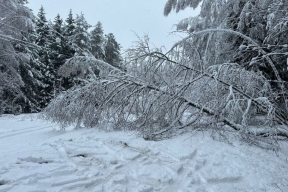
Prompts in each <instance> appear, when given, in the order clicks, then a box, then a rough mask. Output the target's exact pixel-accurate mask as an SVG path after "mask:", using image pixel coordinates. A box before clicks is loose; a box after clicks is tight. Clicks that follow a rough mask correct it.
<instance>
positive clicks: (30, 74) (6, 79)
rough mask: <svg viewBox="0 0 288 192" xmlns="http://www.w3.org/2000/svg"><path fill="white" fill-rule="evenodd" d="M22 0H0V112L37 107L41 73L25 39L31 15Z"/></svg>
mask: <svg viewBox="0 0 288 192" xmlns="http://www.w3.org/2000/svg"><path fill="white" fill-rule="evenodd" d="M25 3H27V2H26V1H18V0H0V4H1V5H3V6H0V18H1V21H0V26H1V30H0V36H1V39H0V114H1V113H21V112H36V111H38V110H39V107H38V102H37V99H38V98H37V94H38V92H37V89H38V87H39V86H40V84H41V81H39V77H41V73H40V74H39V71H38V69H37V67H36V66H37V65H38V64H37V60H36V59H35V57H33V55H32V53H31V50H32V48H33V49H34V48H35V45H34V44H32V43H31V42H30V40H29V34H31V31H32V30H33V17H34V16H33V14H32V12H31V11H30V10H29V9H28V8H27V7H26V6H25ZM38 75H39V76H38ZM37 78H38V79H37Z"/></svg>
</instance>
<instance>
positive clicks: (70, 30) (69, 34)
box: [63, 9, 75, 59]
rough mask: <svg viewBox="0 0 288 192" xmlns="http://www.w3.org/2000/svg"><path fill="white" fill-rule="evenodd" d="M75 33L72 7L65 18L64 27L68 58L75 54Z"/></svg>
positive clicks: (65, 52)
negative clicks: (73, 41)
mask: <svg viewBox="0 0 288 192" xmlns="http://www.w3.org/2000/svg"><path fill="white" fill-rule="evenodd" d="M74 33H75V20H74V18H73V13H72V10H71V9H70V11H69V14H68V17H67V19H66V20H65V25H64V27H63V35H64V37H65V39H64V48H65V49H64V55H65V57H66V59H69V58H71V57H73V56H74V53H75V51H74V49H73V47H72V38H73V36H74Z"/></svg>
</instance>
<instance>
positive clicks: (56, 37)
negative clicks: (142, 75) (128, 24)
mask: <svg viewBox="0 0 288 192" xmlns="http://www.w3.org/2000/svg"><path fill="white" fill-rule="evenodd" d="M26 3H27V2H26V1H22V0H21V1H19V0H9V1H5V0H0V5H1V6H0V12H1V13H0V17H1V22H0V25H1V29H0V37H1V38H0V47H1V49H0V114H1V113H14V114H16V113H31V112H38V111H40V110H41V109H42V108H44V107H46V106H47V105H48V103H49V102H50V100H51V99H53V98H54V97H55V96H57V95H58V94H59V93H60V92H63V91H66V90H67V89H69V88H71V87H73V86H75V85H76V86H81V80H79V79H78V78H77V74H75V75H74V76H73V75H71V76H69V77H63V75H61V74H60V73H59V72H58V70H59V68H60V67H61V66H62V65H63V64H64V63H65V62H66V61H67V60H69V59H70V58H72V57H74V56H87V55H93V56H94V57H95V58H96V59H99V60H103V61H105V62H107V63H109V64H111V65H114V66H115V67H121V66H120V65H121V63H122V58H121V54H120V48H121V46H120V44H119V43H118V42H117V41H116V39H115V36H114V35H113V33H109V34H106V35H105V34H104V30H103V27H102V24H101V22H100V21H99V22H98V23H97V24H96V25H95V26H94V27H92V26H91V25H90V24H89V23H88V22H87V21H86V19H85V17H84V14H83V13H81V14H79V15H78V14H76V17H75V16H74V15H73V13H72V10H70V12H69V14H68V17H67V18H66V19H65V20H63V19H62V18H61V17H60V15H59V14H58V15H57V16H56V17H55V19H54V20H53V21H48V20H47V19H46V16H45V10H44V8H43V7H41V8H40V10H39V12H38V14H37V16H34V15H33V14H32V13H31V11H30V10H29V8H27V7H26V6H25V4H26ZM15 5H16V6H15ZM94 72H95V74H96V75H97V73H99V71H97V70H95V71H94Z"/></svg>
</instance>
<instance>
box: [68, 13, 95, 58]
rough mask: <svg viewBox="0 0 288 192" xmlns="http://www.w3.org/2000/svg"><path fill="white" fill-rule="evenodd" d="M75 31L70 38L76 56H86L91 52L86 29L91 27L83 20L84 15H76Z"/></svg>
mask: <svg viewBox="0 0 288 192" xmlns="http://www.w3.org/2000/svg"><path fill="white" fill-rule="evenodd" d="M75 24H76V26H75V31H74V35H73V38H72V42H73V45H74V49H75V51H76V53H75V54H76V55H87V54H88V53H89V52H90V50H91V39H90V34H89V32H88V29H89V28H90V27H91V25H89V24H88V23H87V21H86V20H85V18H84V14H83V13H81V14H80V15H77V17H76V20H75Z"/></svg>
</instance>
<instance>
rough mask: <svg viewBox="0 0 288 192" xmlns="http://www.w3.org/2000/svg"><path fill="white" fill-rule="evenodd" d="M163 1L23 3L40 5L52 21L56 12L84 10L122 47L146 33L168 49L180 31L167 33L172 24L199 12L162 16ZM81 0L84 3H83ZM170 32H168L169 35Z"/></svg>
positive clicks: (35, 8) (41, 0) (35, 0)
mask: <svg viewBox="0 0 288 192" xmlns="http://www.w3.org/2000/svg"><path fill="white" fill-rule="evenodd" d="M166 1H167V0H29V4H28V5H27V6H28V7H29V8H31V9H32V10H33V12H34V13H35V14H37V13H38V11H39V9H40V6H41V5H43V7H44V9H45V12H46V13H47V14H46V17H47V19H48V20H49V19H50V20H52V21H53V20H54V18H55V16H56V15H57V13H59V14H60V15H61V17H62V19H63V20H65V19H66V18H67V16H68V13H69V10H70V9H72V12H73V14H74V17H75V15H76V14H79V13H81V11H82V12H83V13H84V16H85V18H86V20H87V21H88V23H89V24H90V25H92V26H94V25H96V23H97V22H98V21H101V23H102V24H103V29H104V33H105V34H108V33H113V34H114V35H115V37H116V40H117V42H118V43H120V44H121V46H122V47H123V49H126V48H128V47H129V46H130V45H132V43H133V42H134V41H135V40H137V38H136V36H135V33H136V34H137V35H139V36H141V37H142V36H143V35H144V34H148V35H149V37H150V40H151V42H152V43H153V44H154V45H155V46H157V47H159V46H162V45H164V46H165V47H166V48H167V49H169V48H170V47H171V46H172V45H173V44H174V43H175V42H176V41H177V39H179V37H177V36H179V35H180V34H175V35H171V34H170V32H172V31H174V30H175V28H173V25H174V24H177V23H178V22H179V21H181V20H182V19H184V18H186V17H189V16H192V15H196V14H197V13H198V12H199V11H198V10H196V11H194V10H192V9H186V10H185V11H182V12H180V13H178V14H176V13H174V12H173V13H172V14H170V15H169V16H168V17H165V16H164V15H163V9H164V5H165V3H166ZM84 2H85V3H84ZM169 34H170V35H169Z"/></svg>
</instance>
